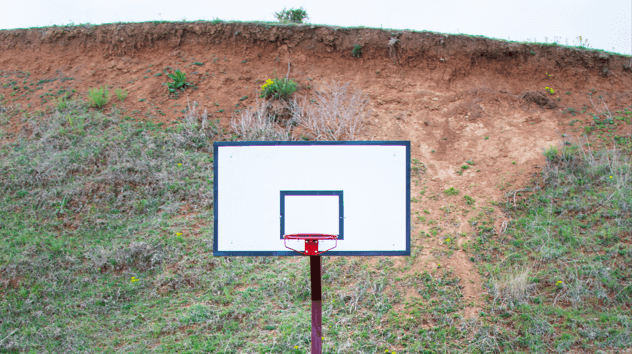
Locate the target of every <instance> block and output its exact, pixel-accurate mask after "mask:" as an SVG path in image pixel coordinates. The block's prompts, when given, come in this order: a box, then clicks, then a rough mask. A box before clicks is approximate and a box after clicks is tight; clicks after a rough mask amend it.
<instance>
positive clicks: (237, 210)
mask: <svg viewBox="0 0 632 354" xmlns="http://www.w3.org/2000/svg"><path fill="white" fill-rule="evenodd" d="M214 159H215V166H214V167H215V177H214V183H215V185H214V188H215V190H214V196H215V199H214V212H215V220H214V237H215V238H214V244H213V254H214V255H215V256H292V255H297V253H295V252H293V251H291V250H288V249H287V248H286V247H285V243H284V241H287V242H294V244H292V246H293V247H292V248H294V249H297V248H298V249H301V248H303V247H304V242H302V241H298V240H290V241H288V240H284V235H288V234H305V233H314V234H332V235H337V241H330V240H328V241H320V242H322V243H323V245H322V246H321V247H320V248H321V249H327V248H330V246H331V245H333V242H337V245H336V248H335V249H333V250H331V251H328V252H326V253H324V254H323V255H325V256H397V255H399V256H403V255H410V142H409V141H349V142H339V141H338V142H334V141H327V142H311V141H301V142H216V143H215V144H214Z"/></svg>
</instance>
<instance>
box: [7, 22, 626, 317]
mask: <svg viewBox="0 0 632 354" xmlns="http://www.w3.org/2000/svg"><path fill="white" fill-rule="evenodd" d="M389 43H391V45H389ZM355 45H360V46H362V56H361V57H359V58H356V57H353V56H352V55H351V50H352V48H353V47H354V46H355ZM288 64H289V65H288ZM629 65H630V58H625V57H619V56H615V55H611V54H608V53H600V52H595V51H589V50H584V49H572V48H563V47H559V46H547V45H526V44H515V43H507V42H502V41H495V40H490V39H486V38H477V37H468V36H452V35H449V36H448V35H442V34H435V33H428V32H422V33H419V32H410V31H386V30H378V29H341V28H332V27H324V26H311V25H303V26H293V25H278V26H271V25H269V24H255V23H208V22H200V23H198V22H196V23H156V24H154V23H142V24H112V25H102V26H92V27H90V26H78V27H52V28H41V29H29V30H10V31H0V76H1V77H0V80H1V82H0V83H1V84H2V86H1V87H0V94H2V95H3V96H4V98H5V101H4V104H5V105H14V106H15V107H19V108H20V109H23V110H24V113H25V114H26V115H27V116H28V115H31V116H32V115H33V114H34V113H35V112H37V111H45V110H47V109H52V108H53V107H54V106H55V103H56V100H57V99H58V97H60V96H62V95H72V96H74V97H83V98H84V99H85V95H86V92H87V90H88V88H90V87H98V86H103V85H107V86H110V87H111V88H112V90H111V91H113V89H115V88H121V89H123V90H127V91H129V92H130V94H129V96H128V97H127V99H126V100H125V101H123V102H119V101H118V100H116V98H115V97H112V100H111V103H110V104H108V105H107V106H106V107H105V110H106V111H108V110H112V109H113V104H115V105H116V106H117V107H118V108H120V109H122V110H123V112H124V114H125V115H129V116H130V117H133V118H137V119H148V120H153V121H157V122H163V123H165V124H167V125H169V124H172V123H173V122H174V121H176V120H177V119H179V118H181V117H182V116H183V110H184V109H185V108H186V106H187V100H188V101H189V102H191V103H193V102H197V103H198V104H199V105H200V107H201V108H205V109H207V110H208V112H209V113H210V114H211V116H212V117H214V118H216V119H219V121H220V124H221V125H223V126H225V127H229V122H230V119H231V117H232V116H233V114H235V113H236V111H239V110H241V109H244V108H245V107H248V106H251V105H253V104H254V103H255V101H256V98H257V97H258V89H259V87H260V86H261V84H262V83H263V82H265V80H266V79H269V78H272V77H274V76H275V74H278V75H279V76H285V75H288V68H289V77H290V78H292V79H294V80H296V81H297V82H298V83H299V85H300V87H299V91H298V92H297V94H298V95H309V94H310V90H311V89H312V87H314V86H317V85H319V84H320V83H322V82H326V81H330V80H336V81H342V82H350V83H351V84H352V85H353V86H355V87H356V88H360V89H362V90H363V91H364V93H366V94H368V95H369V97H370V99H371V108H372V111H373V114H372V116H371V118H370V119H369V120H368V121H367V122H365V125H364V130H363V132H362V134H361V136H360V139H366V140H410V141H411V142H412V149H413V150H412V156H413V158H414V159H415V160H417V161H419V162H418V163H415V164H414V166H416V167H417V168H418V169H419V173H418V174H416V175H415V177H414V178H413V192H412V195H413V196H415V198H414V200H413V203H412V206H413V207H412V211H413V213H415V216H414V217H413V219H414V220H415V228H414V231H413V242H414V243H415V244H417V245H421V246H423V248H420V250H421V251H420V253H421V257H420V258H419V259H420V261H419V262H417V264H415V266H414V267H413V268H412V269H411V270H410V271H409V272H415V271H423V270H424V269H435V268H436V267H438V266H442V267H451V268H453V269H454V271H455V272H456V273H457V274H458V275H459V276H460V277H461V278H462V279H464V280H465V281H464V282H463V286H464V288H463V292H464V295H465V296H466V297H467V298H468V299H471V305H470V307H468V309H467V310H466V315H470V314H473V313H474V312H475V310H476V307H477V304H479V303H480V302H479V301H480V294H481V293H482V283H483V280H482V279H481V277H482V276H483V275H484V273H483V275H481V274H480V273H479V271H478V270H477V269H476V266H475V263H473V262H472V261H471V260H470V258H469V256H468V254H467V252H466V251H464V250H463V248H464V246H465V244H467V242H468V241H470V242H471V241H473V239H474V237H475V231H476V230H475V227H474V226H475V225H476V220H475V219H476V216H477V215H479V214H480V213H484V214H486V215H488V216H490V215H491V216H492V217H493V219H494V224H493V227H494V231H495V233H496V234H497V235H501V234H502V231H503V230H502V229H503V222H504V221H506V218H505V216H504V215H503V214H502V213H501V212H500V211H499V210H500V209H498V208H497V207H496V206H495V205H494V204H492V203H491V202H495V201H499V200H502V199H503V198H506V197H507V196H509V198H512V197H513V195H515V194H513V193H512V191H515V190H517V189H520V188H522V187H523V186H525V185H526V184H527V183H529V181H530V180H531V179H532V178H534V176H537V173H538V172H539V168H540V166H541V165H542V164H543V162H544V158H543V156H542V151H543V149H544V148H546V147H548V146H550V145H559V144H560V143H563V141H565V140H570V139H572V138H573V137H577V136H580V135H582V134H583V133H584V132H585V129H584V127H589V130H590V127H594V126H595V122H594V121H593V120H592V119H588V118H589V117H588V116H586V115H585V114H583V115H580V114H579V112H580V111H582V110H586V111H590V112H594V113H600V112H599V111H601V110H603V103H602V102H601V99H600V98H598V96H602V97H603V99H604V100H605V103H607V105H608V108H609V110H610V111H611V112H613V113H614V112H615V111H618V110H623V109H624V108H628V109H629V108H630V106H631V104H632V96H631V94H630V88H631V86H632V84H631V83H632V73H631V71H630V69H629ZM165 69H166V70H168V71H170V70H174V69H180V70H182V71H184V72H186V73H187V74H188V78H189V80H190V81H191V82H193V83H194V85H195V87H196V88H195V89H193V90H188V91H187V92H186V94H183V95H181V96H180V97H179V98H177V99H173V98H170V97H168V95H167V89H166V87H165V86H164V85H163V83H165V82H167V81H168V80H167V78H166V76H165V75H164V74H161V73H163V71H164V70H165ZM545 87H549V88H553V89H554V92H553V93H551V92H547V91H546V90H545ZM73 90H75V91H73ZM589 95H592V96H589ZM112 96H114V95H112ZM590 98H592V99H593V101H594V103H595V105H596V106H598V107H597V109H595V107H594V106H593V104H592V103H591V101H590ZM17 105H19V106H17ZM569 108H572V109H574V112H571V111H569ZM237 113H238V112H237ZM22 122H23V117H20V116H17V115H16V116H14V117H12V118H11V120H10V121H9V122H8V123H6V124H5V125H4V126H3V129H4V130H5V131H6V134H5V138H6V139H11V138H12V137H15V136H16V134H17V133H18V132H19V130H20V129H21V127H22ZM626 129H627V130H626ZM629 132H630V130H629V125H628V126H620V127H619V128H618V130H617V131H616V132H615V134H618V135H624V134H629ZM611 135H612V134H611ZM604 139H606V138H604ZM606 140H607V139H606ZM467 161H469V163H468V162H467ZM461 166H468V167H469V168H467V169H463V168H462V167H461ZM457 172H458V173H457ZM451 187H453V188H455V189H456V190H458V191H459V193H458V194H457V195H449V194H446V193H445V192H444V191H445V190H447V189H449V188H451ZM465 195H467V196H469V197H471V198H473V199H465V198H464V196H465ZM417 216H419V218H417ZM447 239H450V241H448V242H446V240H447ZM400 262H401V263H402V264H403V262H404V261H403V260H400ZM407 296H409V297H414V296H418V295H417V294H416V293H415V292H409V293H407Z"/></svg>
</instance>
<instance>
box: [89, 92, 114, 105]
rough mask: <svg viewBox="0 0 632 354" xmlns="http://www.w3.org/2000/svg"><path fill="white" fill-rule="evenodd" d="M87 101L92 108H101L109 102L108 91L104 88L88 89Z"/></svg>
mask: <svg viewBox="0 0 632 354" xmlns="http://www.w3.org/2000/svg"><path fill="white" fill-rule="evenodd" d="M88 101H90V106H92V107H94V108H103V106H105V104H106V103H108V101H109V92H108V89H107V88H106V87H100V88H89V89H88Z"/></svg>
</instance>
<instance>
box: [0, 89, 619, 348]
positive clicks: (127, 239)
mask: <svg viewBox="0 0 632 354" xmlns="http://www.w3.org/2000/svg"><path fill="white" fill-rule="evenodd" d="M19 114H21V113H20V112H18V111H15V110H11V109H8V108H6V107H0V129H5V128H6V125H7V123H8V121H9V119H8V118H7V117H8V116H10V115H11V116H14V115H19ZM23 119H24V120H28V122H27V124H26V125H25V126H26V127H27V129H24V130H23V131H22V132H21V133H20V136H19V137H18V138H17V139H13V140H11V141H8V140H3V141H2V142H1V145H0V281H1V283H0V298H1V299H2V301H1V302H0V352H7V353H13V352H32V353H46V352H50V353H53V352H64V353H73V352H124V353H141V352H165V353H173V352H178V353H197V352H213V353H307V352H308V350H309V338H310V337H309V333H310V332H309V326H310V322H309V316H310V311H309V306H310V301H309V294H310V288H309V265H308V262H307V259H305V258H300V257H294V258H274V257H250V258H245V257H244V258H229V257H213V255H212V238H213V233H212V230H213V220H212V215H213V213H212V208H213V199H212V198H213V194H212V188H213V175H212V171H213V170H212V166H213V157H212V155H211V151H212V149H210V147H211V146H212V141H213V140H218V139H229V138H232V139H238V138H239V137H237V136H231V135H228V134H226V133H225V132H223V131H221V130H220V129H219V128H217V126H216V125H215V124H214V122H212V121H209V120H208V119H207V117H206V116H204V115H202V114H199V113H198V112H196V111H195V108H194V107H189V109H188V110H187V112H186V114H185V118H184V119H183V120H181V121H180V122H179V123H178V124H177V125H176V126H175V127H174V128H168V129H163V127H161V126H160V125H159V124H158V125H157V124H154V123H152V122H150V121H137V120H134V119H131V118H129V117H126V116H124V115H123V114H121V112H119V111H117V110H113V112H112V113H111V114H107V115H105V114H102V113H100V112H99V111H94V110H92V109H89V108H88V106H87V105H86V104H85V103H83V102H81V101H76V102H73V103H70V104H69V105H68V107H66V108H64V109H63V110H58V111H56V112H55V113H53V114H51V115H50V116H45V117H44V116H40V117H31V118H26V117H24V118H23ZM621 142H622V143H623V145H624V147H627V150H626V149H623V150H621V148H619V147H617V149H616V150H604V151H592V150H591V149H590V144H588V142H582V143H577V144H571V145H565V146H564V147H563V148H560V149H559V150H560V151H557V150H556V149H549V150H547V152H546V155H547V165H546V168H545V169H544V171H543V172H542V174H541V175H539V176H534V180H533V185H532V186H529V187H528V188H527V189H529V191H517V192H511V193H508V194H507V201H499V202H498V204H497V206H501V207H502V208H503V209H504V210H505V213H506V215H507V217H508V220H510V221H509V222H507V223H505V224H503V228H502V229H501V230H500V231H498V230H495V229H494V228H493V227H492V226H491V225H493V222H494V221H495V220H493V219H492V216H491V215H493V214H492V213H487V212H486V207H483V208H479V210H478V212H479V214H478V215H476V216H474V217H472V218H471V219H470V224H471V225H473V226H475V227H476V230H477V232H476V234H475V235H468V242H466V243H464V244H463V247H462V248H463V249H465V250H467V252H468V253H469V254H470V255H471V257H470V262H474V263H475V264H476V265H477V267H478V270H479V271H480V273H481V274H483V275H484V276H485V277H487V278H486V279H487V282H486V289H487V292H486V293H485V294H480V296H481V298H482V299H483V300H482V303H483V307H482V308H481V311H480V313H479V314H478V316H474V317H473V318H470V319H465V318H464V316H463V311H462V310H463V308H464V306H465V304H466V303H467V302H468V301H471V300H470V299H466V298H464V297H463V294H462V293H461V287H462V286H461V285H462V284H463V283H464V282H466V281H467V279H460V278H458V277H457V276H455V275H454V274H453V272H452V270H451V269H448V268H442V267H439V268H437V269H435V270H433V271H430V272H426V271H425V272H423V273H419V272H415V271H414V266H415V262H416V260H417V259H418V257H419V255H420V254H421V253H422V252H426V253H427V252H431V253H432V254H433V256H434V257H435V258H436V259H437V260H439V261H440V260H441V259H442V258H444V257H450V256H451V254H452V252H451V251H452V250H454V249H455V247H457V246H455V245H451V244H450V242H449V240H448V241H446V242H445V248H444V249H438V250H424V249H421V248H420V247H417V246H414V248H413V250H412V256H411V257H407V258H404V259H403V262H399V261H398V259H397V257H393V258H386V257H383V258H368V259H367V258H358V257H346V258H343V257H339V258H329V257H324V265H323V266H324V276H323V279H324V303H323V311H324V313H323V325H324V327H325V337H324V351H325V352H326V353H377V352H380V353H388V352H391V353H395V352H397V353H447V352H569V351H575V352H580V351H586V352H595V351H598V350H607V351H610V350H620V349H624V348H628V347H630V346H632V316H631V315H630V310H631V309H630V304H631V303H632V270H631V267H630V264H632V215H631V213H632V171H631V169H630V143H629V140H625V141H623V140H622V141H621ZM626 143H627V145H625V144H626ZM421 178H422V179H423V178H424V176H423V175H422V177H421ZM525 194H528V195H525ZM514 197H515V198H514ZM417 198H422V200H421V201H422V202H423V198H425V197H423V196H422V197H417ZM415 237H435V236H431V235H430V234H425V235H415ZM437 237H438V236H437ZM413 244H414V242H413Z"/></svg>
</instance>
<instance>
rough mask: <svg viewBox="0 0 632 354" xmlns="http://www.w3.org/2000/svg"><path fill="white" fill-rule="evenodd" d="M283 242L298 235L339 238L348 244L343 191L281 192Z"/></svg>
mask: <svg viewBox="0 0 632 354" xmlns="http://www.w3.org/2000/svg"><path fill="white" fill-rule="evenodd" d="M280 216H281V218H280V219H281V220H280V222H281V235H280V237H281V239H283V236H284V235H286V234H287V235H289V234H295V233H317V234H333V235H338V240H344V201H343V191H281V212H280Z"/></svg>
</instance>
